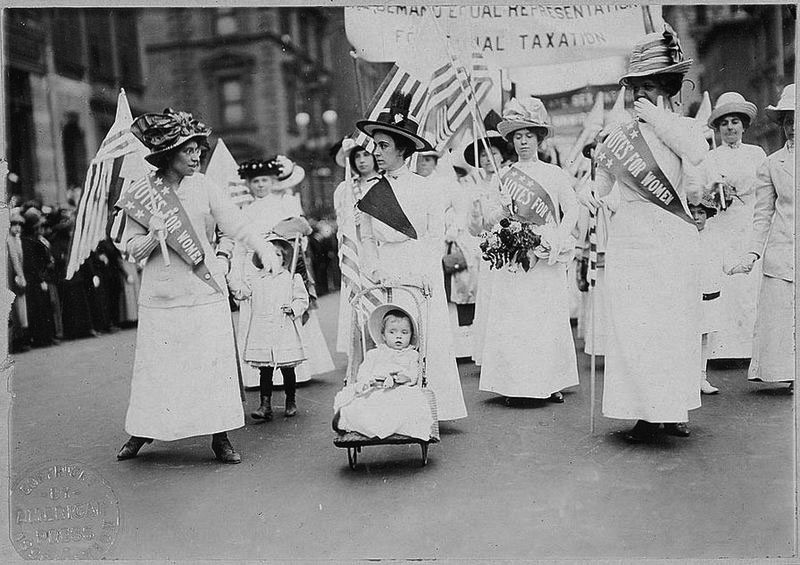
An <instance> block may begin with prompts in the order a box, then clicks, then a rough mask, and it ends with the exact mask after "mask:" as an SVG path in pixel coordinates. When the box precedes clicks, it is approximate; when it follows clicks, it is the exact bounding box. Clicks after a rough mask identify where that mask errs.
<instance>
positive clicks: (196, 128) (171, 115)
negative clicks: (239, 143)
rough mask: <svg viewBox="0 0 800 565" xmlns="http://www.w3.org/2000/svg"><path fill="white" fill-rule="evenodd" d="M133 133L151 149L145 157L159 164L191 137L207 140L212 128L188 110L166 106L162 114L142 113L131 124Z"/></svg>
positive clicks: (153, 163) (154, 163)
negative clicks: (177, 109)
mask: <svg viewBox="0 0 800 565" xmlns="http://www.w3.org/2000/svg"><path fill="white" fill-rule="evenodd" d="M131 133H133V135H134V136H135V137H136V139H138V140H139V141H141V142H142V143H143V144H144V146H145V147H147V148H148V149H149V150H150V154H149V155H147V156H146V157H145V159H146V160H147V161H148V162H149V163H150V164H152V165H157V164H158V160H159V158H160V157H161V156H162V155H164V154H165V153H166V152H167V151H171V150H173V149H175V148H176V147H180V146H181V145H183V144H184V143H186V142H187V141H189V140H190V139H194V138H201V139H203V140H205V139H206V138H207V137H208V136H209V135H211V128H209V127H208V126H206V125H205V124H204V123H202V122H199V121H198V120H196V119H194V117H193V116H192V115H191V114H190V113H188V112H180V111H176V110H173V109H172V108H165V109H164V112H162V113H161V114H155V113H152V114H142V115H141V116H139V117H138V118H136V119H135V120H134V121H133V124H131Z"/></svg>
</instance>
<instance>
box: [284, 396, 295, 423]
mask: <svg viewBox="0 0 800 565" xmlns="http://www.w3.org/2000/svg"><path fill="white" fill-rule="evenodd" d="M285 415H286V417H287V418H291V417H293V416H297V402H295V394H294V391H292V392H291V393H290V392H287V393H286V413H285Z"/></svg>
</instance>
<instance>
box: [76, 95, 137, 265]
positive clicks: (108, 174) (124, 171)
mask: <svg viewBox="0 0 800 565" xmlns="http://www.w3.org/2000/svg"><path fill="white" fill-rule="evenodd" d="M132 123H133V116H132V115H131V108H130V106H129V105H128V98H127V96H125V91H124V90H121V91H120V93H119V98H118V99H117V114H116V117H115V119H114V124H113V125H112V126H111V129H110V130H109V131H108V134H107V135H106V137H105V139H104V140H103V143H101V144H100V149H98V151H97V155H95V157H94V159H92V162H91V163H90V165H89V170H88V172H87V173H86V182H85V183H84V186H83V194H82V195H81V200H80V202H79V203H78V211H77V214H76V217H75V231H74V233H73V234H72V242H71V244H70V250H69V262H68V263H67V274H66V278H67V279H71V278H72V275H74V274H75V272H76V271H77V270H78V269H79V268H80V266H81V264H83V262H84V261H85V260H86V259H87V258H88V257H89V255H90V254H91V252H92V251H94V249H95V248H96V247H97V244H98V243H100V241H102V240H103V239H105V237H106V226H107V224H108V214H109V207H110V205H112V206H113V204H114V203H115V202H116V199H117V198H118V197H119V195H120V194H122V192H124V191H125V190H127V188H128V187H129V186H130V185H131V184H132V183H133V182H135V181H136V180H137V179H138V178H141V177H142V175H144V174H145V173H146V172H147V171H148V170H150V166H149V165H148V164H147V162H146V161H145V160H144V157H145V155H147V154H148V151H147V148H145V146H144V145H142V143H141V142H140V141H139V140H138V139H136V138H135V137H134V135H133V134H132V133H131V130H130V127H131V124H132Z"/></svg>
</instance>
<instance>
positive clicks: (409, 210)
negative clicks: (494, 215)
mask: <svg viewBox="0 0 800 565" xmlns="http://www.w3.org/2000/svg"><path fill="white" fill-rule="evenodd" d="M409 102H410V100H409V99H408V98H405V97H401V96H395V97H394V98H393V99H392V100H391V101H390V105H389V107H388V108H386V109H385V110H384V111H383V112H382V113H381V114H380V115H379V116H378V117H377V119H376V120H374V121H372V120H361V121H359V122H357V123H356V127H357V128H358V129H360V130H361V131H363V132H364V133H365V134H367V135H369V136H371V137H372V138H373V140H374V142H375V151H374V154H375V158H376V160H377V162H378V167H380V168H381V169H382V170H383V171H385V174H384V176H383V178H382V181H385V182H388V184H389V187H390V190H391V193H392V194H393V196H394V198H396V200H397V203H398V204H399V205H400V208H401V209H402V212H403V214H404V215H405V218H406V219H407V220H408V222H409V223H410V225H411V229H412V230H413V232H415V233H416V237H411V236H410V235H409V233H410V232H411V230H409V229H404V232H405V233H403V232H401V231H399V230H398V229H395V228H394V227H391V226H389V225H387V224H386V223H384V222H383V221H382V220H379V219H378V218H375V217H373V216H370V215H368V214H360V217H357V218H356V221H357V222H360V223H361V228H362V236H363V238H364V240H363V244H364V245H363V250H364V260H365V262H366V264H367V265H368V267H367V269H368V270H369V271H370V273H371V277H372V278H373V279H374V280H379V281H382V282H392V283H398V282H401V283H409V284H426V285H428V286H429V287H430V290H431V296H430V297H428V305H429V315H428V316H427V323H425V321H424V320H423V323H422V332H423V339H427V340H428V341H427V343H428V344H429V346H430V347H429V348H428V350H427V351H428V353H427V360H426V376H427V379H428V386H429V387H430V388H431V390H432V391H433V392H434V394H435V395H436V401H437V404H438V416H439V420H457V419H459V418H464V417H466V415H467V408H466V405H465V404H464V396H463V393H462V391H461V381H460V378H459V374H458V367H457V366H456V360H455V355H454V353H453V347H452V333H451V329H450V320H449V316H448V312H447V302H446V300H445V294H444V278H443V276H442V264H441V256H440V255H439V254H436V255H434V254H433V253H431V251H430V249H429V247H430V244H431V242H432V241H436V240H441V239H443V238H444V222H443V219H442V212H443V210H441V207H440V206H439V205H438V200H437V202H436V203H434V204H433V205H432V204H431V202H430V198H429V196H430V194H431V190H430V187H428V186H427V182H428V181H426V179H424V178H423V177H421V176H419V175H417V174H415V173H412V172H411V171H410V170H409V169H408V167H407V166H406V159H407V158H408V157H410V156H411V155H412V154H413V153H414V152H415V151H422V150H429V149H430V148H431V147H430V144H429V143H428V142H427V141H425V140H424V139H423V138H421V137H419V136H418V135H417V133H416V132H417V129H418V125H417V123H416V122H414V121H413V120H411V119H409V118H408V117H407V116H408V106H409ZM378 186H382V187H383V185H381V184H376V185H374V186H373V188H372V189H373V190H374V188H375V187H378ZM384 219H387V220H388V221H391V220H389V218H384ZM395 226H396V227H401V226H399V225H398V224H396V223H395ZM404 294H405V293H403V292H397V293H396V297H395V300H397V301H398V302H401V301H402V300H403V299H405V298H406V297H404V296H403V295H404ZM406 307H407V308H408V309H409V310H410V311H414V310H415V309H416V306H415V305H413V304H406Z"/></svg>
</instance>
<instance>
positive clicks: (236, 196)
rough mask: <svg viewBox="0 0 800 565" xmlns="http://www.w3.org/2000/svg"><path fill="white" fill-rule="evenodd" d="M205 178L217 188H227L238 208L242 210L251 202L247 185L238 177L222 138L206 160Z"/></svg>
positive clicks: (251, 196)
mask: <svg viewBox="0 0 800 565" xmlns="http://www.w3.org/2000/svg"><path fill="white" fill-rule="evenodd" d="M206 176H207V177H208V178H209V179H210V180H211V181H212V182H214V184H216V185H217V186H226V187H228V194H229V195H230V197H231V200H232V201H233V203H234V204H236V205H237V206H238V207H239V208H243V207H245V206H247V205H248V204H250V203H251V202H252V201H253V195H252V194H250V189H249V188H247V183H246V182H245V181H244V180H243V179H242V178H240V177H239V165H238V164H237V163H236V159H234V158H233V155H231V152H230V151H229V150H228V146H227V145H225V142H224V141H222V138H220V139H219V140H218V141H217V145H216V146H215V147H214V152H213V153H212V154H211V158H210V159H209V160H208V166H207V167H206Z"/></svg>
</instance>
